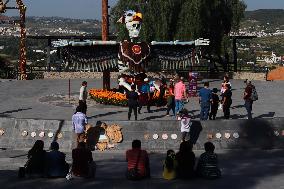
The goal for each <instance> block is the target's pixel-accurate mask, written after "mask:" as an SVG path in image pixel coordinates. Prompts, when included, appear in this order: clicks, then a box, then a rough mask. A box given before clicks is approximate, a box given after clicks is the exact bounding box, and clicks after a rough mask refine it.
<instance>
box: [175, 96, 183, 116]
mask: <svg viewBox="0 0 284 189" xmlns="http://www.w3.org/2000/svg"><path fill="white" fill-rule="evenodd" d="M175 105H176V108H175V110H176V111H175V115H176V114H177V113H178V112H179V111H181V110H182V109H183V106H184V104H183V101H182V100H175Z"/></svg>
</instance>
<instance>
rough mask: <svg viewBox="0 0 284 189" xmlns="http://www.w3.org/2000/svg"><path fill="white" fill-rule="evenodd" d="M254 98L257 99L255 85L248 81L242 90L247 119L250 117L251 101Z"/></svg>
mask: <svg viewBox="0 0 284 189" xmlns="http://www.w3.org/2000/svg"><path fill="white" fill-rule="evenodd" d="M256 100H258V95H257V92H256V89H255V86H254V85H253V84H252V83H251V81H249V82H247V86H246V88H245V91H244V101H245V108H246V111H247V115H248V119H252V104H253V101H256Z"/></svg>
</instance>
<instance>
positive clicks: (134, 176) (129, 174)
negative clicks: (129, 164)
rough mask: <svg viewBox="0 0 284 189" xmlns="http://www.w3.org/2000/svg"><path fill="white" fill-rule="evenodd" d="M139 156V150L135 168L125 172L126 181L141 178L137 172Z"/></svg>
mask: <svg viewBox="0 0 284 189" xmlns="http://www.w3.org/2000/svg"><path fill="white" fill-rule="evenodd" d="M140 154H141V150H140V151H139V154H138V158H137V161H136V164H135V167H134V168H132V169H129V170H127V172H126V178H127V179H128V180H140V179H141V178H142V177H141V176H140V174H139V172H138V163H139V159H140Z"/></svg>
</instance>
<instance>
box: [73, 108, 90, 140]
mask: <svg viewBox="0 0 284 189" xmlns="http://www.w3.org/2000/svg"><path fill="white" fill-rule="evenodd" d="M87 123H88V119H87V116H86V114H84V113H83V112H82V107H81V106H78V107H77V108H76V113H75V114H74V115H73V116H72V126H73V130H74V132H75V135H76V141H77V144H78V143H79V142H83V140H84V136H85V125H86V124H87Z"/></svg>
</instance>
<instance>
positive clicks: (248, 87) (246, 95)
mask: <svg viewBox="0 0 284 189" xmlns="http://www.w3.org/2000/svg"><path fill="white" fill-rule="evenodd" d="M252 88H253V86H252V85H248V86H247V87H246V89H245V93H246V94H245V95H244V100H250V97H251V93H252Z"/></svg>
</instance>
